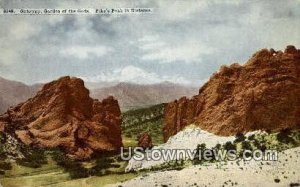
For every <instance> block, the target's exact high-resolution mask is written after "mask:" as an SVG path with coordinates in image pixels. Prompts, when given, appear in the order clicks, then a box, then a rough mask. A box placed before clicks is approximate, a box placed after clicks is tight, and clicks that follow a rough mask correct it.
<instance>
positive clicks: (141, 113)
mask: <svg viewBox="0 0 300 187" xmlns="http://www.w3.org/2000/svg"><path fill="white" fill-rule="evenodd" d="M163 111H164V104H159V105H154V106H151V107H148V108H142V109H137V110H129V111H127V112H125V113H123V114H122V134H123V137H124V138H123V142H124V144H125V146H126V143H127V145H136V143H137V140H138V137H139V136H140V135H141V134H142V133H144V132H148V133H149V134H150V136H151V137H152V140H153V143H154V144H155V145H157V144H160V143H162V142H163V136H162V127H163V126H162V125H163V123H162V122H163ZM128 142H129V144H128Z"/></svg>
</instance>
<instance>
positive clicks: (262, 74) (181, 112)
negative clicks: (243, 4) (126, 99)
mask: <svg viewBox="0 0 300 187" xmlns="http://www.w3.org/2000/svg"><path fill="white" fill-rule="evenodd" d="M191 123H194V124H196V125H197V126H199V127H200V128H202V129H204V130H207V131H209V132H213V133H215V134H218V135H225V136H228V135H233V134H236V133H238V132H248V131H253V130H273V131H277V130H280V129H284V128H299V127H300V50H299V49H296V48H295V47H294V46H288V47H287V48H286V49H285V51H284V52H281V51H275V50H274V49H271V50H267V49H262V50H260V51H258V52H257V53H255V54H254V55H253V56H252V58H251V59H250V60H249V61H248V62H247V63H246V64H244V65H243V66H241V65H239V64H232V65H231V66H229V67H228V66H222V67H221V69H220V70H219V72H217V73H215V74H214V75H213V76H212V77H211V78H210V80H209V81H208V82H207V83H206V84H205V85H204V86H203V87H202V88H201V89H200V90H199V94H198V95H196V96H194V97H192V98H191V99H187V98H185V97H183V98H181V99H179V100H175V101H173V102H171V103H169V104H168V105H167V106H166V108H165V118H164V138H165V140H167V139H168V138H169V137H170V136H172V135H174V134H176V133H177V132H178V131H180V130H182V129H183V127H185V126H186V125H188V124H191Z"/></svg>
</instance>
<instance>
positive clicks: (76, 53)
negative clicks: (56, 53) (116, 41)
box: [60, 45, 113, 60]
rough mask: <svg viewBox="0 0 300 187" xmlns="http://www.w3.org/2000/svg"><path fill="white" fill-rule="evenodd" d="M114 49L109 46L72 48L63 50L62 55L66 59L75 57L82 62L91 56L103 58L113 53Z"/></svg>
mask: <svg viewBox="0 0 300 187" xmlns="http://www.w3.org/2000/svg"><path fill="white" fill-rule="evenodd" d="M112 51H113V48H111V47H107V46H99V45H98V46H70V47H67V48H66V49H63V50H62V51H61V52H60V54H61V55H62V56H65V57H75V58H79V59H81V60H83V59H87V58H89V57H91V56H94V57H95V56H96V57H101V56H104V55H107V54H108V53H110V52H112Z"/></svg>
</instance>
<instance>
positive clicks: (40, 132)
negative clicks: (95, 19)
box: [0, 77, 122, 160]
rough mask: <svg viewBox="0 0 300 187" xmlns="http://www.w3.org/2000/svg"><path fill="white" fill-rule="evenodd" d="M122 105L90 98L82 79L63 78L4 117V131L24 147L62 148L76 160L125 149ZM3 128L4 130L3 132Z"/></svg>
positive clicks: (48, 85) (45, 87)
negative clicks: (12, 135) (24, 145)
mask: <svg viewBox="0 0 300 187" xmlns="http://www.w3.org/2000/svg"><path fill="white" fill-rule="evenodd" d="M120 116H121V112H120V108H119V105H118V101H117V100H115V99H114V98H113V97H108V98H107V99H104V100H103V101H102V102H100V101H98V100H93V99H92V98H90V97H89V90H88V89H86V88H85V87H84V82H83V81H82V80H81V79H78V78H71V77H62V78H60V79H58V80H56V81H53V82H50V83H48V84H46V85H44V87H43V89H42V90H41V91H39V92H38V93H37V95H36V96H35V97H33V98H31V99H29V100H27V101H26V102H24V103H21V104H19V105H18V106H16V107H14V108H10V109H9V110H8V111H7V112H6V113H4V114H3V115H1V116H0V127H1V128H2V129H3V130H4V131H5V132H7V133H10V134H14V135H15V136H16V137H17V138H18V139H20V140H21V141H22V142H23V143H25V144H27V145H31V146H37V147H47V148H54V147H55V148H57V147H59V148H61V149H63V150H64V151H65V152H66V153H67V154H68V155H69V156H71V157H74V158H76V159H80V160H81V159H87V158H89V157H90V156H91V155H92V154H93V153H95V152H105V151H118V150H119V148H120V147H121V146H122V139H121V128H120V124H121V117H120ZM1 128H0V129H1Z"/></svg>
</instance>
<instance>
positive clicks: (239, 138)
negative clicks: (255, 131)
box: [234, 132, 246, 143]
mask: <svg viewBox="0 0 300 187" xmlns="http://www.w3.org/2000/svg"><path fill="white" fill-rule="evenodd" d="M245 139H246V137H245V136H244V134H243V133H240V132H238V133H237V134H236V135H235V140H234V143H238V142H242V141H244V140H245Z"/></svg>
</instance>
